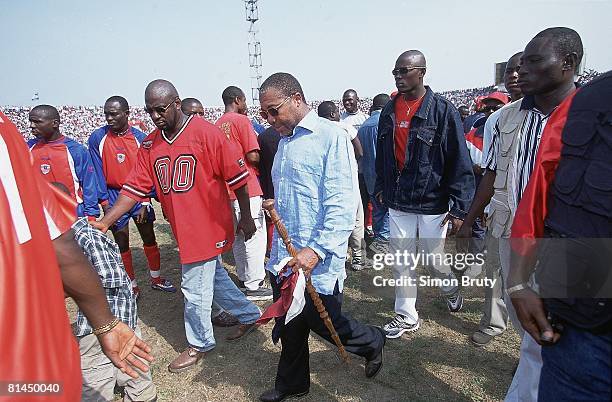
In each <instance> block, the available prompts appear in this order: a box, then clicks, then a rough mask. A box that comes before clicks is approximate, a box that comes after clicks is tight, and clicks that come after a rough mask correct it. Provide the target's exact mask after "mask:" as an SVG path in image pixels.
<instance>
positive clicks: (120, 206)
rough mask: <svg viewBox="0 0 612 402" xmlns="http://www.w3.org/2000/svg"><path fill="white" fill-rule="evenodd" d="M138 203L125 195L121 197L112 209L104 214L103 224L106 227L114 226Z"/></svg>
mask: <svg viewBox="0 0 612 402" xmlns="http://www.w3.org/2000/svg"><path fill="white" fill-rule="evenodd" d="M136 203H137V202H136V201H135V200H133V199H131V198H130V197H127V196H125V195H119V197H118V198H117V201H116V202H115V204H114V205H113V207H112V208H110V209H108V210H107V212H106V213H105V214H104V218H102V219H101V222H102V223H103V224H104V225H105V226H106V227H110V226H112V225H113V224H114V223H115V222H117V220H118V219H119V218H121V216H122V215H123V214H125V213H126V212H128V211H130V210H131V209H132V208H134V205H136Z"/></svg>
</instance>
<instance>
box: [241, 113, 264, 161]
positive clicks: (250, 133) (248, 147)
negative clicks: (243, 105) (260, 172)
mask: <svg viewBox="0 0 612 402" xmlns="http://www.w3.org/2000/svg"><path fill="white" fill-rule="evenodd" d="M236 124H237V126H238V139H239V141H240V145H241V146H242V152H243V154H244V155H246V154H247V153H249V152H251V151H259V143H258V142H257V134H255V129H253V125H252V124H251V122H250V121H249V119H248V117H245V118H244V119H240V120H239V121H237V122H236Z"/></svg>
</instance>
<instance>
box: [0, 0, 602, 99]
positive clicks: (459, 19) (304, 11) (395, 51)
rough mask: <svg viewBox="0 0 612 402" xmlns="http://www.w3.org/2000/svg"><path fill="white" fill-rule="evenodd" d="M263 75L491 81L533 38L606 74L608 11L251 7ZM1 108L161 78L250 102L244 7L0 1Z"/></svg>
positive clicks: (470, 2) (314, 84)
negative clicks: (554, 43) (401, 67)
mask: <svg viewBox="0 0 612 402" xmlns="http://www.w3.org/2000/svg"><path fill="white" fill-rule="evenodd" d="M258 3H259V17H260V21H259V22H257V24H256V25H257V26H258V30H259V34H258V35H259V39H260V41H261V46H262V60H263V76H264V78H265V77H266V76H268V75H270V74H272V73H274V72H277V71H286V72H290V73H292V74H294V75H295V76H296V77H297V78H298V79H299V80H300V82H301V84H302V87H303V88H304V92H305V95H306V98H307V99H319V100H323V99H330V98H335V99H338V98H340V97H341V95H342V92H343V91H344V90H345V89H347V88H355V89H356V90H357V91H358V93H359V94H360V95H361V96H362V97H366V96H369V97H371V96H373V95H376V94H377V93H380V92H390V91H391V90H393V89H394V85H393V79H392V76H391V73H390V71H391V69H392V67H393V64H394V63H395V59H396V58H397V56H398V55H399V54H400V53H401V52H402V51H404V50H408V49H419V50H421V51H422V52H423V53H424V54H425V56H426V58H427V64H428V71H427V75H426V82H427V83H428V84H429V85H431V86H432V88H433V89H434V90H438V91H442V90H448V89H460V88H473V87H480V86H485V85H490V84H492V81H493V64H494V62H499V61H505V60H506V59H507V58H508V57H509V56H511V55H512V54H513V53H515V52H517V51H519V50H522V49H523V48H524V47H525V45H526V44H527V42H528V41H529V40H530V39H531V38H532V37H533V36H534V35H535V34H536V33H537V32H539V31H540V30H542V29H544V28H547V27H551V26H568V27H571V28H574V29H575V30H577V31H578V33H579V34H580V35H581V37H582V40H583V43H584V47H585V50H586V67H588V68H594V69H596V70H598V71H602V72H603V71H607V70H609V69H612V51H610V43H611V39H612V23H611V22H610V18H611V16H612V0H573V1H571V0H504V1H501V0H500V1H494V0H489V1H481V0H457V1H450V0H424V1H423V0H419V1H413V0H403V1H400V0H398V1H391V0H378V1H372V0H370V1H367V0H351V1H334V0H327V1H325V0H306V1H303V0H302V1H296V0H259V2H258ZM0 7H1V11H0V37H1V38H2V42H3V46H2V53H3V54H2V59H1V60H0V105H31V104H32V103H33V102H32V101H31V100H30V99H31V97H32V94H33V93H34V92H36V91H38V92H39V93H40V100H39V101H37V102H36V103H43V102H44V103H51V104H55V105H60V104H68V105H90V104H96V105H97V104H102V103H103V102H104V100H105V99H106V98H107V97H109V96H111V95H116V94H119V95H123V96H125V97H126V98H127V99H128V101H129V102H130V103H131V104H134V105H142V104H143V103H144V100H143V92H144V88H145V86H146V84H147V83H148V82H149V81H150V80H153V79H155V78H165V79H168V80H170V81H172V82H173V83H174V84H175V85H176V87H177V89H178V91H179V94H180V95H181V97H188V96H189V97H197V98H199V99H200V100H202V101H203V102H204V104H205V105H206V106H211V105H220V104H221V92H222V91H223V89H224V88H225V87H226V86H228V85H237V86H239V87H241V88H242V89H243V90H245V93H247V95H249V94H250V87H251V82H250V79H249V73H250V72H249V65H248V47H247V42H248V33H247V31H248V23H247V22H246V21H245V9H244V2H243V1H241V0H217V1H210V0H191V1H183V0H176V1H172V0H124V1H113V2H111V1H102V0H0Z"/></svg>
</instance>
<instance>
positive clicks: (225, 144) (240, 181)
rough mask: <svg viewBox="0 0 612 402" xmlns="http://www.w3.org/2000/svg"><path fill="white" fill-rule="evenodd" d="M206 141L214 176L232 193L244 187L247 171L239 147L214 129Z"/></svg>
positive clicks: (247, 175)
mask: <svg viewBox="0 0 612 402" xmlns="http://www.w3.org/2000/svg"><path fill="white" fill-rule="evenodd" d="M206 141H207V147H208V148H209V151H210V152H209V153H210V155H211V162H212V165H213V168H214V170H215V175H217V176H219V177H222V178H223V180H225V182H226V183H227V185H228V187H229V189H230V190H232V191H233V190H236V189H237V188H240V187H242V186H244V185H245V184H246V183H247V180H248V177H249V171H248V170H247V167H246V163H245V161H244V157H243V155H242V152H241V149H240V147H239V146H238V145H237V144H236V143H235V142H234V141H231V140H230V139H228V138H227V137H226V136H225V135H224V134H223V133H222V132H221V130H219V129H218V128H216V127H214V128H213V129H211V131H210V133H208V135H207V137H206Z"/></svg>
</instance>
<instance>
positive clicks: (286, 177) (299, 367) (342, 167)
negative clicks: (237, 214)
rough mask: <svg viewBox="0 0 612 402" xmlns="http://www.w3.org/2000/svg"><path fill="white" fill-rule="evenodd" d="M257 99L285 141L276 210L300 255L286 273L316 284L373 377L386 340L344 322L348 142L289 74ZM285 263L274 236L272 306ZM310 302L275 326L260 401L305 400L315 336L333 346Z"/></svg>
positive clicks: (353, 182)
mask: <svg viewBox="0 0 612 402" xmlns="http://www.w3.org/2000/svg"><path fill="white" fill-rule="evenodd" d="M259 99H260V103H261V107H262V110H261V116H262V117H263V118H264V119H265V120H267V121H268V123H269V124H270V125H271V126H272V127H273V128H274V129H275V130H276V131H278V132H279V133H280V134H281V140H280V142H279V144H278V151H277V152H276V156H275V157H274V164H273V166H272V182H273V184H274V194H275V208H276V210H277V211H278V213H279V215H280V216H281V218H282V219H283V222H284V223H285V226H286V228H287V232H288V233H289V237H290V238H291V240H292V244H293V245H294V246H295V247H296V248H297V249H298V250H299V252H298V254H297V256H296V257H295V258H293V259H292V260H291V261H290V262H289V263H288V266H290V267H292V268H294V269H302V270H303V272H304V274H305V275H306V276H307V277H308V276H310V277H311V279H312V284H313V285H314V287H315V289H316V290H317V292H318V293H319V296H320V298H321V300H322V302H323V305H324V306H325V308H326V310H327V312H328V314H329V318H330V319H331V321H332V323H333V324H334V328H335V329H336V331H337V333H338V336H339V337H340V340H341V341H342V344H343V345H344V346H345V348H346V350H347V351H348V352H351V353H354V354H356V355H359V356H362V357H365V358H366V366H365V374H366V376H367V377H373V376H375V375H376V374H378V372H379V370H380V368H381V367H382V354H383V347H384V339H385V337H384V334H383V333H382V330H381V329H380V328H376V327H373V326H368V325H364V324H362V323H360V322H358V321H356V320H353V319H350V318H348V317H346V316H344V315H343V314H342V289H343V285H344V279H345V278H346V272H345V270H344V264H345V260H346V251H347V246H348V238H349V235H350V233H351V231H352V230H353V227H354V226H355V212H356V210H357V200H358V198H357V197H359V194H358V188H359V186H358V182H357V175H356V174H355V172H356V169H355V166H354V165H355V163H356V162H355V158H354V157H353V156H352V152H353V148H352V145H351V142H350V140H349V138H348V136H347V135H346V134H345V132H344V130H343V129H342V128H340V127H339V126H337V125H336V124H334V123H333V122H331V121H329V120H326V119H323V118H320V117H319V116H317V114H316V112H314V111H312V110H310V108H309V107H308V105H307V104H306V101H305V98H304V92H303V91H302V87H301V86H300V84H299V82H298V81H297V80H296V79H295V77H293V76H292V75H290V74H287V73H276V74H273V75H271V76H270V77H268V78H267V79H266V80H265V81H264V83H263V84H262V86H261V89H260V91H259ZM287 256H289V254H288V252H287V250H286V248H285V246H284V244H283V241H282V239H281V238H280V236H279V235H278V232H276V231H275V232H274V237H273V241H272V252H271V254H270V260H269V261H268V265H267V266H266V269H268V270H269V271H270V272H271V273H270V282H271V283H272V288H273V291H274V299H275V300H277V299H278V298H279V297H280V284H279V283H278V281H277V277H276V276H275V275H274V274H273V273H272V272H273V267H274V266H275V265H276V264H278V263H279V262H280V261H281V260H282V259H283V258H285V257H287ZM305 300H306V304H305V306H304V309H303V310H302V312H301V313H300V314H299V315H298V316H296V317H295V318H293V320H291V321H290V322H289V323H288V324H286V325H284V321H285V320H284V318H283V319H279V320H277V323H276V325H275V328H274V330H273V339H275V341H276V340H277V339H278V337H280V339H281V341H282V347H283V349H282V352H281V357H280V361H279V364H278V370H277V374H276V382H275V387H274V389H272V390H269V391H267V392H265V393H264V394H262V395H261V396H260V400H262V401H282V400H284V399H285V398H287V397H290V396H298V395H305V394H307V393H308V391H309V387H310V369H309V365H308V357H309V352H308V335H309V333H310V330H313V331H315V332H316V333H317V334H319V335H320V336H321V337H323V338H324V339H326V340H327V341H328V342H330V343H333V341H332V338H331V335H330V333H329V331H328V330H327V328H326V327H325V325H324V323H323V321H322V320H321V318H320V317H319V313H318V312H317V309H316V307H315V306H314V304H313V302H312V300H311V298H310V296H309V295H307V294H306V295H305Z"/></svg>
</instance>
